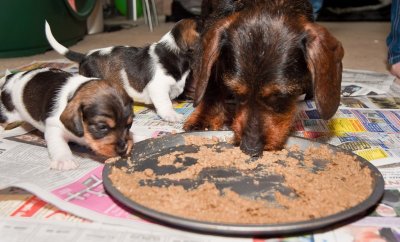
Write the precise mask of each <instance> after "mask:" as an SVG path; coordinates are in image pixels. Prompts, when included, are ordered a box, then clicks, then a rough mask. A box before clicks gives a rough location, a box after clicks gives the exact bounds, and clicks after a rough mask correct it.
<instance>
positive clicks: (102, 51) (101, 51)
mask: <svg viewBox="0 0 400 242" xmlns="http://www.w3.org/2000/svg"><path fill="white" fill-rule="evenodd" d="M113 49H114V47H113V46H111V47H106V48H100V49H94V50H91V51H89V52H88V53H87V55H88V56H89V55H91V54H93V53H95V52H98V53H99V54H100V55H109V54H110V53H111V51H112V50H113Z"/></svg>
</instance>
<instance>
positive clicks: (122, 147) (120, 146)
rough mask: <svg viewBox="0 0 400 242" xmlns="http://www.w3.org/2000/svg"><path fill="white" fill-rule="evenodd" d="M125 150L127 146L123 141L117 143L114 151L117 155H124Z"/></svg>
mask: <svg viewBox="0 0 400 242" xmlns="http://www.w3.org/2000/svg"><path fill="white" fill-rule="evenodd" d="M127 148H128V146H127V144H126V142H125V140H118V141H117V146H116V151H117V153H118V155H125V153H126V149H127Z"/></svg>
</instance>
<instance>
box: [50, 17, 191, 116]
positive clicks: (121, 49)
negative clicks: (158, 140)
mask: <svg viewBox="0 0 400 242" xmlns="http://www.w3.org/2000/svg"><path fill="white" fill-rule="evenodd" d="M196 26H197V24H196V21H195V20H191V19H185V20H181V21H180V22H178V23H177V24H176V25H175V26H174V27H173V29H172V30H171V31H170V32H168V33H167V34H165V35H164V36H163V37H162V38H161V40H160V41H158V42H156V43H153V44H151V45H148V46H145V47H125V46H115V47H109V48H103V49H97V50H92V51H90V52H88V53H87V54H86V55H85V54H81V53H77V52H74V51H71V50H69V49H67V48H66V47H64V46H62V45H61V44H60V43H58V42H57V40H56V39H55V38H54V37H53V34H52V32H51V29H50V26H49V25H48V23H47V22H46V36H47V40H48V41H49V43H50V45H51V46H52V47H53V48H54V50H56V51H57V52H58V53H60V54H62V55H64V56H65V57H66V58H68V59H70V60H72V61H75V62H78V63H79V73H80V74H81V75H84V76H90V77H99V78H102V79H105V80H109V81H112V82H116V83H119V84H120V85H122V86H123V87H124V88H125V90H126V92H127V93H128V94H129V96H130V97H131V98H132V99H133V100H134V101H139V102H143V103H145V104H154V106H155V108H156V111H157V114H158V115H159V116H160V117H161V118H162V119H164V120H166V121H170V122H175V121H181V120H182V119H183V115H182V114H179V113H177V112H175V111H174V109H173V106H172V102H171V100H172V99H174V98H176V97H178V96H179V95H180V94H181V93H182V92H183V91H184V88H185V83H186V79H187V78H188V76H189V73H190V63H191V58H192V56H191V54H192V51H193V48H194V47H195V45H196V43H197V40H198V32H197V31H196Z"/></svg>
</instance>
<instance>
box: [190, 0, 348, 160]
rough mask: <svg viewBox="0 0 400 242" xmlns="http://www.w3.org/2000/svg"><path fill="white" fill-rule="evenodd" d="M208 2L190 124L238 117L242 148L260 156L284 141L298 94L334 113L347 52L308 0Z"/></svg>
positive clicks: (210, 125) (327, 114) (213, 124)
mask: <svg viewBox="0 0 400 242" xmlns="http://www.w3.org/2000/svg"><path fill="white" fill-rule="evenodd" d="M202 7H203V8H202V9H203V10H205V12H204V13H203V20H202V26H203V28H204V29H203V30H202V32H201V36H200V38H201V45H200V46H199V49H198V53H197V54H196V55H195V56H199V57H198V59H197V62H196V63H195V65H194V68H193V83H195V98H194V103H195V105H197V107H196V110H195V111H194V112H193V114H192V115H191V116H190V117H189V119H188V120H187V121H186V123H185V124H184V129H185V130H193V129H220V128H222V127H223V125H224V123H225V124H228V125H229V124H231V128H232V130H233V131H234V133H235V141H236V143H237V144H238V145H240V148H241V149H242V150H243V151H244V152H246V153H248V154H250V155H259V154H260V153H261V151H262V150H276V149H281V148H282V147H283V145H284V144H285V142H286V139H287V137H288V136H289V134H290V130H291V127H292V125H293V122H294V118H295V115H296V101H297V97H298V96H299V95H301V94H304V93H305V94H306V95H307V97H308V98H311V97H313V96H314V97H315V102H316V107H317V110H318V112H319V114H320V116H321V118H323V119H329V118H331V117H332V116H333V115H334V113H335V112H336V110H337V108H338V106H339V101H340V84H341V73H342V63H341V61H342V58H343V53H344V51H343V48H342V45H341V43H340V42H339V41H338V40H337V39H336V38H334V37H333V36H332V35H331V34H330V33H329V32H328V31H327V30H326V29H325V28H324V27H322V26H320V25H318V24H316V23H314V22H313V16H312V8H311V5H310V3H309V2H308V0H256V1H254V0H240V1H238V0H223V1H217V0H205V1H203V6H202ZM230 97H233V99H234V100H235V107H234V109H233V111H230V110H231V109H229V107H228V106H227V104H226V101H225V99H226V98H230Z"/></svg>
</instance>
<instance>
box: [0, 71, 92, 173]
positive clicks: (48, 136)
mask: <svg viewBox="0 0 400 242" xmlns="http://www.w3.org/2000/svg"><path fill="white" fill-rule="evenodd" d="M48 69H49V68H42V69H37V70H34V71H31V72H29V73H27V74H25V75H24V76H22V74H23V73H17V74H15V75H14V76H12V77H11V78H10V79H9V80H8V81H7V83H6V85H5V86H4V87H3V90H7V91H8V92H10V93H11V98H12V101H13V104H14V106H15V111H14V112H4V111H5V108H4V107H3V105H2V103H0V108H1V110H2V112H3V113H5V114H6V116H7V119H8V120H7V122H14V121H26V122H28V123H30V124H32V126H34V127H35V128H37V129H39V130H40V131H42V132H43V133H44V136H45V140H46V143H47V148H48V151H49V156H50V159H51V164H50V167H51V168H52V169H59V170H69V169H75V168H76V167H78V164H77V163H76V162H75V161H74V159H73V155H72V152H71V150H70V148H69V146H68V142H69V141H74V142H76V143H78V144H82V145H86V142H85V140H84V138H81V137H77V136H75V135H74V134H73V133H71V132H70V131H69V130H68V129H66V128H65V126H64V125H63V124H62V122H61V121H60V116H61V114H62V112H63V111H64V109H65V108H66V106H67V103H68V100H69V99H70V98H71V97H72V96H73V95H74V93H75V92H76V91H77V89H78V88H79V87H80V86H81V85H82V84H83V83H85V82H87V81H90V80H93V79H95V78H87V77H84V76H80V75H75V76H72V77H71V78H69V79H68V80H67V83H66V84H65V85H63V86H62V88H61V89H60V91H59V93H58V96H57V98H56V105H54V106H55V107H56V109H55V110H54V111H53V112H52V113H51V114H50V115H49V117H48V118H47V119H46V120H45V122H41V121H37V120H35V119H33V118H32V117H31V116H30V114H29V112H28V111H27V109H26V107H25V105H24V102H23V91H24V88H25V86H26V84H27V83H28V82H29V81H30V80H31V79H32V78H33V77H34V76H35V75H37V74H38V73H41V72H45V71H48Z"/></svg>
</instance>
